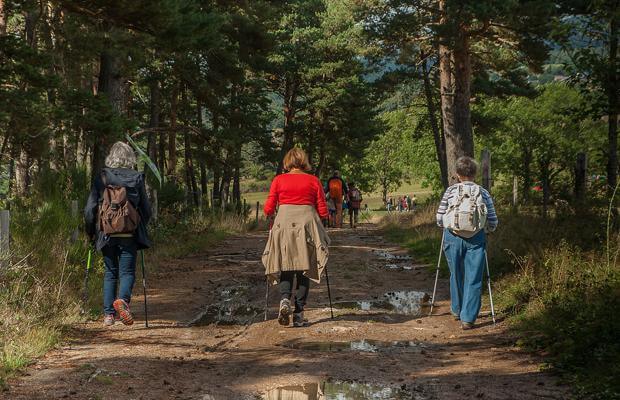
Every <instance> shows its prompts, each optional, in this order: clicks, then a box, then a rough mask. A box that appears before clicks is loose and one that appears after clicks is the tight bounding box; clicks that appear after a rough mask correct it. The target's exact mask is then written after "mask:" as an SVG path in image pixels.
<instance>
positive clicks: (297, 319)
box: [293, 311, 308, 328]
mask: <svg viewBox="0 0 620 400" xmlns="http://www.w3.org/2000/svg"><path fill="white" fill-rule="evenodd" d="M293 326H294V327H295V328H301V327H304V326H308V320H307V319H305V318H304V312H303V311H301V312H297V313H294V314H293Z"/></svg>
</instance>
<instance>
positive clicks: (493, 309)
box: [484, 249, 496, 325]
mask: <svg viewBox="0 0 620 400" xmlns="http://www.w3.org/2000/svg"><path fill="white" fill-rule="evenodd" d="M484 261H485V262H486V264H487V286H488V288H489V300H490V301H491V317H493V325H495V324H496V322H495V307H494V306H493V293H492V292H491V272H490V270H489V257H488V256H487V250H486V249H484Z"/></svg>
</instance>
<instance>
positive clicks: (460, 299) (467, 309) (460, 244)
mask: <svg viewBox="0 0 620 400" xmlns="http://www.w3.org/2000/svg"><path fill="white" fill-rule="evenodd" d="M444 235H445V237H444V252H445V255H446V259H447V260H448V267H449V268H450V302H451V311H452V314H454V315H456V316H458V317H460V319H461V321H462V322H474V321H475V320H476V318H477V317H478V313H479V312H480V296H481V294H482V275H483V274H484V268H485V255H484V253H485V249H486V234H485V233H484V231H480V232H479V233H477V234H476V235H475V236H473V237H471V238H468V239H466V238H462V237H460V236H456V235H455V234H453V233H452V232H450V231H449V230H447V229H445V230H444Z"/></svg>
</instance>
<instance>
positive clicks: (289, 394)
mask: <svg viewBox="0 0 620 400" xmlns="http://www.w3.org/2000/svg"><path fill="white" fill-rule="evenodd" d="M411 398H412V397H411V394H408V393H407V392H406V391H405V390H403V389H400V388H393V387H389V386H382V385H370V384H365V383H356V382H338V381H336V382H321V383H307V384H304V385H296V386H284V387H280V388H277V389H273V390H270V391H269V392H267V393H266V394H265V395H264V396H263V399H264V400H283V399H286V400H383V399H392V400H403V399H411Z"/></svg>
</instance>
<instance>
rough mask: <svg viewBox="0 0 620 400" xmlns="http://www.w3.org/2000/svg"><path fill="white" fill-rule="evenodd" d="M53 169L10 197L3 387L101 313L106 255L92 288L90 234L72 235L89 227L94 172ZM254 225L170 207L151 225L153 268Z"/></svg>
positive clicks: (2, 275) (0, 343) (0, 291)
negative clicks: (86, 208)
mask: <svg viewBox="0 0 620 400" xmlns="http://www.w3.org/2000/svg"><path fill="white" fill-rule="evenodd" d="M45 174H46V176H45V177H43V179H40V180H39V181H38V182H39V183H38V184H37V185H36V186H35V187H34V188H33V190H32V193H31V195H30V196H29V197H28V198H25V199H23V200H21V201H19V202H17V201H14V202H12V203H11V204H10V208H11V252H10V253H8V254H0V263H1V265H2V267H1V268H0V389H2V388H5V387H6V384H5V381H6V379H7V378H8V377H10V376H12V375H13V374H15V373H16V372H17V371H19V370H20V369H22V368H24V367H25V366H27V365H28V364H30V363H31V362H32V361H33V360H34V359H36V358H37V357H40V356H41V355H43V354H45V352H47V351H48V350H49V349H50V348H52V347H54V346H56V345H57V344H58V342H59V341H60V340H62V338H63V337H64V336H65V334H66V333H67V331H68V330H69V328H70V327H71V326H72V325H73V324H75V323H77V322H81V321H85V320H88V319H96V318H98V317H99V316H100V314H101V307H102V306H101V303H102V287H103V262H102V258H101V255H100V254H99V253H98V252H94V253H93V263H92V266H91V270H90V273H89V279H88V288H87V290H85V289H84V277H85V270H86V260H87V256H88V252H89V243H88V240H87V239H86V237H84V235H83V234H82V233H80V234H79V235H78V236H77V240H75V241H71V240H70V238H71V236H72V233H73V232H74V231H75V229H76V228H77V229H79V232H83V229H82V226H81V225H82V212H81V211H82V210H81V208H82V207H83V205H84V203H85V200H86V198H85V197H86V194H87V192H86V191H85V189H84V188H86V187H88V186H87V184H88V176H87V174H86V173H85V172H84V171H81V170H76V171H65V172H63V173H53V172H46V173H45ZM73 199H76V200H78V202H79V206H80V210H79V213H78V215H77V216H76V215H73V214H72V213H71V209H70V204H71V200H73ZM4 206H5V207H6V206H7V205H4ZM247 226H248V224H246V222H245V218H244V217H243V216H239V215H237V214H235V213H224V214H222V213H209V212H205V213H204V214H200V213H191V212H183V213H179V212H176V210H175V212H174V213H173V212H167V211H166V210H163V212H162V213H160V218H159V221H158V222H157V223H154V224H153V225H152V227H151V229H150V231H151V236H152V238H153V241H154V246H153V248H152V249H149V250H147V251H146V261H147V264H146V265H147V269H149V270H153V269H158V268H163V267H165V265H166V263H167V262H168V261H169V260H171V259H173V258H178V257H183V256H187V255H191V254H195V253H198V252H201V251H204V250H206V249H208V248H209V247H211V246H212V245H214V244H215V243H217V242H218V241H220V240H223V239H224V238H225V237H226V236H227V235H230V234H234V233H238V232H243V231H245V230H246V229H247ZM139 271H140V269H139V268H138V272H137V273H138V274H139V273H140V272H139Z"/></svg>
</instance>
